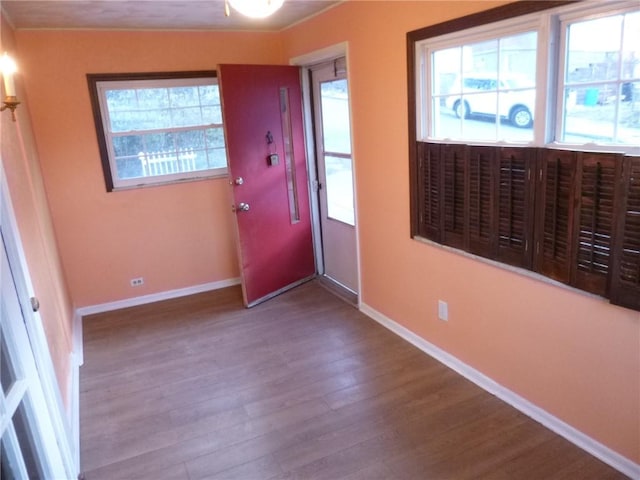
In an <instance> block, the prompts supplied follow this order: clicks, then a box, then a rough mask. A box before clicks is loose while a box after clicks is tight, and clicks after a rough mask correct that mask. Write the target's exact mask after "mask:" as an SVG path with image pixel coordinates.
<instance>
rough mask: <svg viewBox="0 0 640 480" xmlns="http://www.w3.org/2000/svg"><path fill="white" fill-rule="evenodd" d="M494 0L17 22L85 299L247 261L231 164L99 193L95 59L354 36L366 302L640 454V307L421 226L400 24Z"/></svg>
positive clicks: (297, 44)
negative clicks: (144, 22) (444, 316)
mask: <svg viewBox="0 0 640 480" xmlns="http://www.w3.org/2000/svg"><path fill="white" fill-rule="evenodd" d="M496 4H497V2H488V1H477V2H436V1H429V2H426V1H419V2H402V1H393V2H378V1H373V2H368V1H348V2H346V3H344V4H343V5H341V6H338V7H336V8H334V9H331V10H329V11H327V12H326V13H324V14H322V15H320V16H317V17H315V18H313V19H311V20H309V21H307V22H304V23H303V24H301V25H298V26H296V27H292V28H290V29H288V30H285V31H284V32H281V33H279V34H258V33H256V34H251V33H211V32H208V33H207V32H200V33H185V32H173V33H169V32H164V33H162V32H138V33H134V32H78V31H58V32H54V31H20V32H17V34H16V37H17V40H18V46H19V47H20V54H21V57H20V62H21V66H22V70H23V72H24V79H25V84H26V89H27V91H28V92H29V99H30V101H31V111H32V115H33V123H34V130H35V136H36V139H37V144H38V149H39V151H40V159H41V163H42V169H43V172H44V177H45V181H46V185H47V192H48V195H49V203H50V205H51V210H52V212H53V219H54V224H55V228H56V232H57V234H58V239H59V244H60V251H61V256H62V260H63V264H64V268H65V272H66V273H67V277H68V279H69V286H70V291H71V294H72V296H73V300H74V303H75V305H76V306H85V305H93V304H98V303H102V302H108V301H113V300H120V299H124V298H128V297H132V296H137V295H141V294H145V293H151V292H161V291H166V290H170V289H174V288H181V287H188V286H191V285H197V284H201V283H206V282H210V281H216V280H222V279H226V278H230V277H234V276H236V275H237V274H238V272H237V267H236V260H235V251H234V247H233V235H232V234H231V223H230V222H231V216H230V213H229V201H228V200H227V190H226V183H225V180H211V181H203V182H193V183H187V184H181V185H173V186H168V187H157V188H151V189H144V190H131V191H126V192H116V193H111V194H107V193H106V192H105V190H104V184H103V180H102V172H101V168H100V164H99V157H98V150H97V145H96V140H95V131H94V127H93V121H92V117H91V109H90V106H89V98H88V93H87V86H86V80H85V74H86V73H88V72H94V73H102V72H123V71H144V70H156V71H157V70H186V69H206V68H215V65H216V64H217V63H223V62H230V63H238V62H245V63H283V62H286V61H288V60H289V59H290V58H292V57H295V56H298V55H303V54H307V53H310V52H312V51H314V50H318V49H321V48H323V47H326V46H330V45H333V44H336V43H339V42H343V41H347V42H349V69H350V81H351V85H350V86H351V92H352V107H353V112H352V114H353V127H354V128H353V141H354V156H355V168H356V177H357V192H356V197H357V204H358V221H359V229H360V251H361V257H362V258H361V268H362V285H361V289H362V300H363V301H364V303H366V304H368V305H370V306H371V307H373V308H375V309H376V310H378V311H380V312H381V313H383V314H385V315H387V316H388V317H390V318H392V319H394V320H395V321H397V322H399V323H400V324H402V325H404V326H406V327H407V328H409V329H410V330H412V331H414V332H416V333H417V334H419V335H421V336H422V337H424V338H425V339H426V340H428V341H430V342H432V343H434V344H436V345H437V346H439V347H441V348H443V349H445V350H446V351H448V352H449V353H451V354H452V355H455V356H456V357H458V358H460V359H461V360H462V361H464V362H466V363H468V364H469V365H471V366H473V367H475V368H476V369H478V370H480V371H481V372H483V373H485V374H486V375H488V376H490V377H491V378H493V379H494V380H496V381H497V382H499V383H501V384H503V385H505V386H506V387H508V388H510V389H511V390H513V391H515V392H516V393H518V394H520V395H522V396H524V397H525V398H527V399H528V400H530V401H532V402H533V403H535V404H537V405H539V406H540V407H542V408H544V409H545V410H547V411H549V412H550V413H552V414H554V415H556V416H557V417H559V418H560V419H562V420H564V421H566V422H568V423H569V424H571V425H573V426H574V427H576V428H577V429H579V430H581V431H583V432H584V433H586V434H587V435H589V436H591V437H593V438H595V439H596V440H599V441H600V442H602V443H604V444H605V445H607V446H609V447H610V448H612V449H614V450H616V451H617V452H619V453H621V454H622V455H625V456H626V457H628V458H630V459H631V460H633V461H635V462H640V428H639V427H640V425H639V421H640V420H639V419H640V318H639V317H640V314H638V312H632V311H630V310H625V309H622V308H618V307H613V306H610V305H609V304H607V303H606V302H605V301H603V300H600V299H596V298H593V297H589V296H587V295H584V294H580V293H576V292H574V291H571V290H568V289H565V288H562V287H557V286H553V285H549V284H547V283H543V282H540V281H538V280H535V279H532V278H528V277H526V276H523V275H521V274H517V273H512V272H510V271H507V270H505V269H502V268H496V267H493V266H491V265H488V264H486V263H483V262H480V261H477V260H471V259H468V258H466V257H463V256H461V255H458V254H452V253H448V252H446V251H444V250H442V249H440V248H437V247H433V246H429V245H425V244H422V243H419V242H417V241H413V240H411V239H410V238H409V178H408V160H407V158H408V149H407V139H408V131H407V105H406V98H407V90H406V89H407V86H406V51H405V35H406V32H407V31H410V30H413V29H416V28H419V27H424V26H427V25H429V24H432V23H437V22H440V21H443V20H446V19H450V18H453V17H457V16H461V15H464V14H467V13H471V12H473V11H478V10H483V9H486V8H490V7H491V6H494V5H496ZM185 244H186V245H187V247H185ZM388 252H393V255H388ZM134 276H144V277H145V280H146V284H145V286H144V287H140V288H136V289H132V288H131V287H129V279H130V278H132V277H134ZM393 278H395V279H397V281H396V282H390V281H389V279H393ZM438 299H443V300H445V301H447V302H448V303H449V314H450V321H449V322H448V323H443V322H440V321H439V320H437V319H436V317H437V301H438Z"/></svg>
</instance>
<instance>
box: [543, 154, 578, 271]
mask: <svg viewBox="0 0 640 480" xmlns="http://www.w3.org/2000/svg"><path fill="white" fill-rule="evenodd" d="M539 162H540V164H539V168H538V173H539V176H538V188H537V197H536V204H537V206H536V209H537V218H536V248H535V254H534V270H535V271H537V272H540V273H542V274H543V275H546V276H548V277H551V278H553V279H555V280H559V281H561V282H565V283H569V281H570V273H571V270H570V269H571V260H572V258H573V250H572V246H573V245H572V242H571V237H572V233H573V232H572V230H573V211H574V208H573V198H574V195H573V193H574V178H575V167H576V155H575V153H574V152H569V151H562V150H542V151H541V152H540V158H539Z"/></svg>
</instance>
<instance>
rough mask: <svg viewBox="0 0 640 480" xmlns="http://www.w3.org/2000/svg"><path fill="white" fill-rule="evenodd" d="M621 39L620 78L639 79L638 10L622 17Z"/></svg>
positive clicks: (639, 42)
mask: <svg viewBox="0 0 640 480" xmlns="http://www.w3.org/2000/svg"><path fill="white" fill-rule="evenodd" d="M623 28H624V34H623V40H622V78H636V79H640V12H635V13H629V14H627V15H625V18H624V26H623Z"/></svg>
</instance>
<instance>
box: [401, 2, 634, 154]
mask: <svg viewBox="0 0 640 480" xmlns="http://www.w3.org/2000/svg"><path fill="white" fill-rule="evenodd" d="M638 10H640V7H639V6H638V3H637V2H634V1H627V0H624V1H607V2H602V3H593V2H578V3H577V4H572V5H567V6H563V7H557V8H552V9H549V10H545V11H542V12H536V13H534V14H527V15H521V16H517V17H513V18H510V19H507V20H504V21H497V22H492V23H488V24H484V25H481V26H477V27H472V28H469V29H465V30H459V31H455V32H452V33H450V34H444V35H441V36H437V37H431V38H427V39H425V40H421V41H418V42H416V43H415V59H414V62H415V63H414V65H416V68H415V79H414V81H415V102H416V109H415V112H416V119H415V120H416V139H417V140H419V141H431V142H434V141H435V142H446V143H461V144H468V143H473V144H474V145H520V146H540V147H553V148H561V149H571V150H590V151H615V152H620V153H625V154H627V155H640V146H636V145H628V144H627V145H624V144H607V143H594V142H585V143H570V142H561V141H558V140H557V139H559V138H560V135H561V129H562V118H563V108H564V105H563V102H562V101H561V92H563V91H564V67H565V59H566V26H567V24H568V23H569V22H574V21H580V20H590V19H594V18H600V17H607V16H612V15H618V14H621V13H629V12H634V11H638ZM530 31H536V32H537V34H538V42H537V60H536V100H535V112H534V118H535V119H536V121H535V122H534V124H533V140H532V141H520V142H518V141H504V140H500V141H495V142H494V141H482V140H475V139H468V138H467V139H465V138H455V139H452V138H445V137H436V136H434V135H432V134H431V131H432V125H433V121H434V119H433V113H432V107H431V102H432V100H431V98H432V97H431V92H432V88H433V83H432V82H433V81H432V60H431V59H432V53H433V52H434V51H437V50H442V49H446V48H453V47H460V46H463V45H468V44H473V43H477V42H481V41H487V40H493V39H498V38H502V37H505V36H510V35H517V34H520V33H525V32H530Z"/></svg>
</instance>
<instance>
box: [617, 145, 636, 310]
mask: <svg viewBox="0 0 640 480" xmlns="http://www.w3.org/2000/svg"><path fill="white" fill-rule="evenodd" d="M620 187H621V188H620V189H619V190H618V199H619V201H618V213H619V214H618V222H617V235H616V240H615V249H614V259H613V267H612V275H611V289H610V298H611V303H615V304H616V305H621V306H623V307H627V308H633V309H635V310H640V158H638V157H626V158H625V159H624V162H623V172H622V181H621V185H620Z"/></svg>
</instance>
